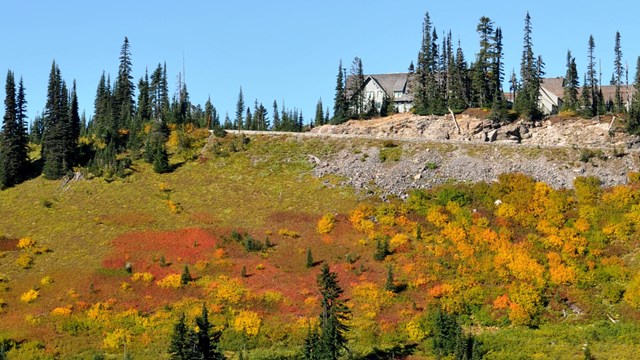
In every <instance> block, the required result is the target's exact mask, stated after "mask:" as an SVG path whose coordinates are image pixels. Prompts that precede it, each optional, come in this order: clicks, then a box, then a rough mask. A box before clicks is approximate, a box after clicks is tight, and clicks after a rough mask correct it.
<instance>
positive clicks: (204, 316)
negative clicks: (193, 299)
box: [168, 304, 225, 360]
mask: <svg viewBox="0 0 640 360" xmlns="http://www.w3.org/2000/svg"><path fill="white" fill-rule="evenodd" d="M195 325H196V327H197V328H198V330H197V331H196V330H195V329H192V328H190V327H188V326H187V324H186V319H185V316H184V314H181V315H180V317H179V318H178V322H176V324H175V325H174V327H173V332H172V334H171V341H170V344H169V349H168V352H169V355H170V358H171V359H174V360H196V359H203V360H204V359H207V360H223V359H225V357H224V355H223V354H222V353H221V351H220V350H219V349H218V343H219V342H220V333H218V332H215V333H213V332H212V329H211V323H210V322H209V315H208V311H207V307H206V306H205V305H204V304H203V305H202V313H201V315H200V316H198V317H196V320H195Z"/></svg>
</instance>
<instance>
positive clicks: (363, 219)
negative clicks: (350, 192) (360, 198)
mask: <svg viewBox="0 0 640 360" xmlns="http://www.w3.org/2000/svg"><path fill="white" fill-rule="evenodd" d="M372 216H373V208H372V207H371V206H369V205H366V204H362V205H360V206H358V207H357V208H356V209H355V210H353V211H351V212H350V213H349V222H350V223H351V226H353V228H354V229H356V230H357V231H360V232H363V233H370V232H372V231H373V228H374V223H373V221H371V220H370V218H371V217H372Z"/></svg>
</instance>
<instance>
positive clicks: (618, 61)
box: [613, 31, 625, 112]
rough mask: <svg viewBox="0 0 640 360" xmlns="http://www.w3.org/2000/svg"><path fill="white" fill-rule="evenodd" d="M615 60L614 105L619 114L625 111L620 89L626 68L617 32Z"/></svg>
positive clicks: (617, 32) (614, 49)
mask: <svg viewBox="0 0 640 360" xmlns="http://www.w3.org/2000/svg"><path fill="white" fill-rule="evenodd" d="M613 51H614V56H615V59H614V61H613V79H614V84H613V85H615V87H616V92H615V99H614V105H615V110H616V111H617V112H622V111H624V110H625V108H624V106H623V103H622V92H621V91H620V87H621V85H622V75H623V74H624V68H623V65H622V46H621V45H620V32H619V31H616V39H615V46H614V48H613Z"/></svg>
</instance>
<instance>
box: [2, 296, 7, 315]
mask: <svg viewBox="0 0 640 360" xmlns="http://www.w3.org/2000/svg"><path fill="white" fill-rule="evenodd" d="M6 307H7V301H6V300H5V299H3V298H0V314H2V313H3V312H4V311H5V308H6Z"/></svg>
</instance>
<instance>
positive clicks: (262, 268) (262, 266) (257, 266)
mask: <svg viewBox="0 0 640 360" xmlns="http://www.w3.org/2000/svg"><path fill="white" fill-rule="evenodd" d="M264 269H265V266H264V264H258V265H256V270H264Z"/></svg>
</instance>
